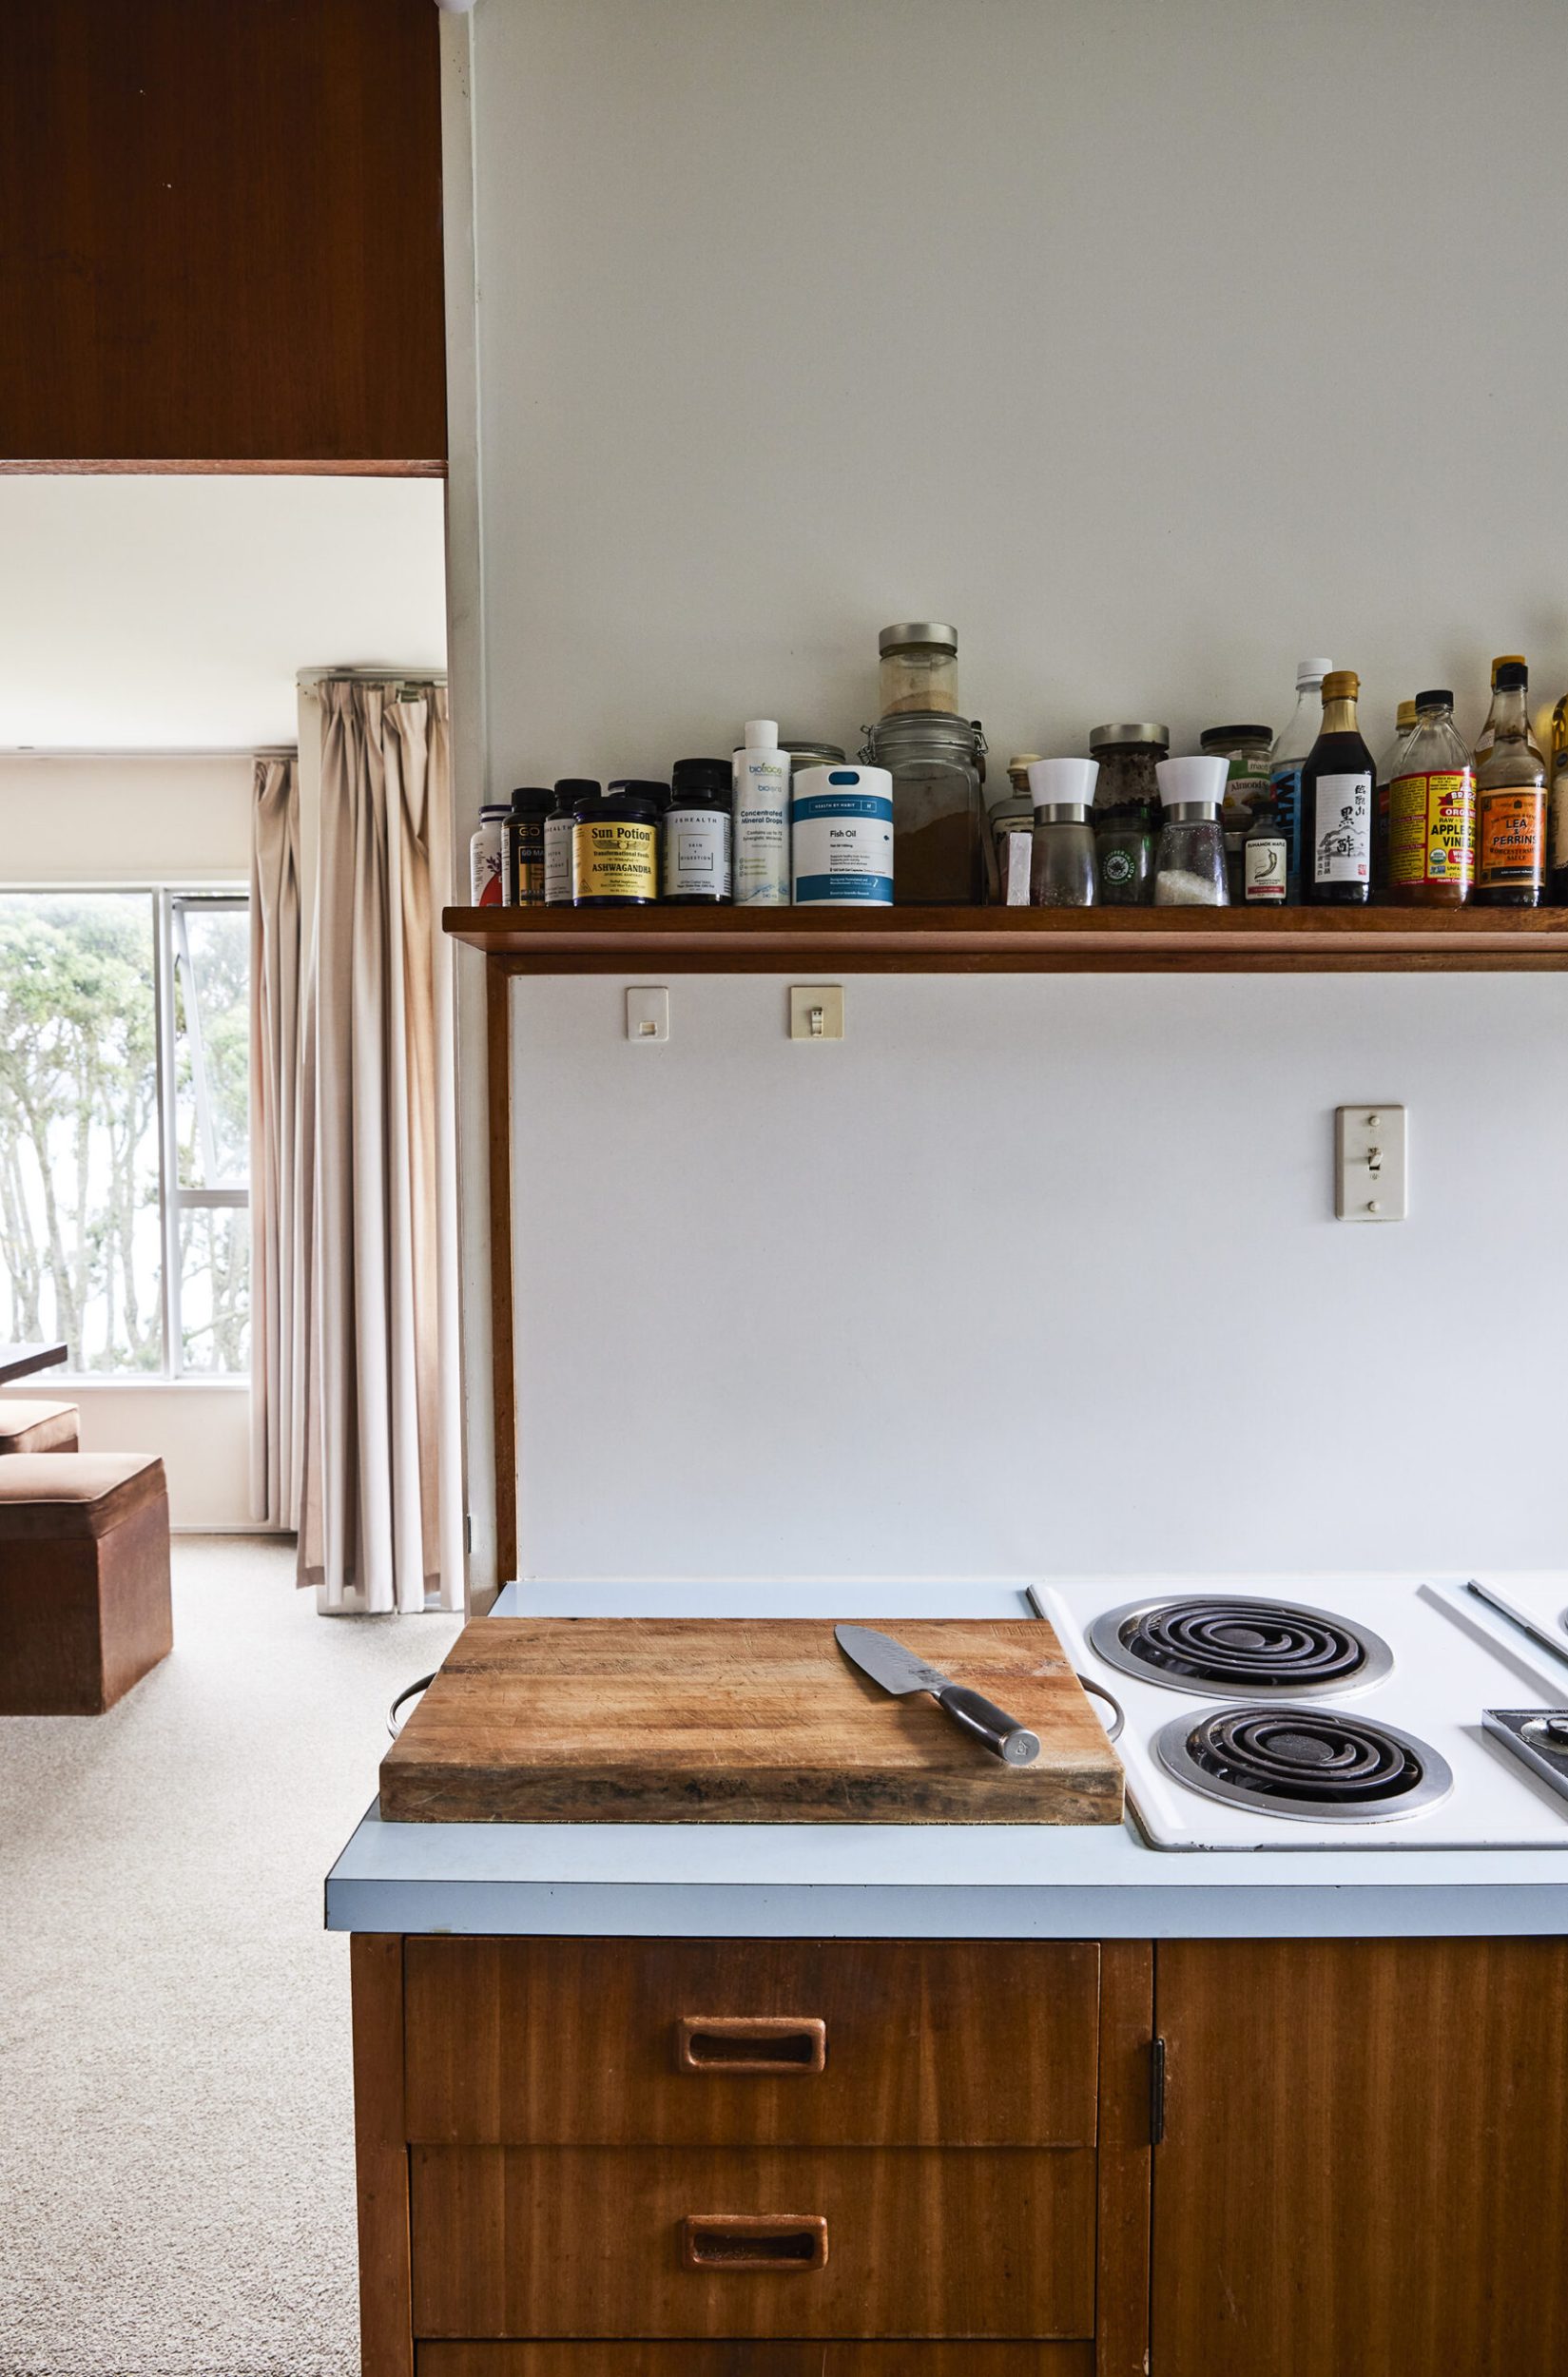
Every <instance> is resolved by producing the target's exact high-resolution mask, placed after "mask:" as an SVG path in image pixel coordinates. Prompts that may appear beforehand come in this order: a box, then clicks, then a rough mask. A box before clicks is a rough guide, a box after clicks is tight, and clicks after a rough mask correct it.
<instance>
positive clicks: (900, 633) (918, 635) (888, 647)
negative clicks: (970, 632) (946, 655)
mask: <svg viewBox="0 0 1568 2377" xmlns="http://www.w3.org/2000/svg"><path fill="white" fill-rule="evenodd" d="M906 644H936V645H939V647H941V649H942V650H943V651H947V652H957V650H958V628H946V627H943V625H942V624H941V622H940V620H939V619H905V620H903V621H901V622H900V625H899V626H898V627H896V628H883V629H882V631H881V635H880V636H879V637H878V638H877V649H878V651H879V652H897V651H899V650H900V649H901V648H902V647H903V646H904V645H906Z"/></svg>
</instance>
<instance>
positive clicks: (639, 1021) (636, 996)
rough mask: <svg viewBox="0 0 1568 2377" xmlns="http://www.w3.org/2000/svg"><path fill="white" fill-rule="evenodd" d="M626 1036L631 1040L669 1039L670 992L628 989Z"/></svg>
mask: <svg viewBox="0 0 1568 2377" xmlns="http://www.w3.org/2000/svg"><path fill="white" fill-rule="evenodd" d="M626 1036H627V1038H628V1039H629V1040H644V1041H647V1040H668V1037H669V993H668V990H664V989H652V990H637V991H628V993H627V995H626Z"/></svg>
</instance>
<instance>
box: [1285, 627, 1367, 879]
mask: <svg viewBox="0 0 1568 2377" xmlns="http://www.w3.org/2000/svg"><path fill="white" fill-rule="evenodd" d="M1360 691H1361V679H1360V678H1359V677H1358V676H1357V674H1356V672H1355V670H1354V669H1353V668H1334V669H1330V671H1329V673H1328V675H1327V676H1326V677H1325V679H1324V681H1323V725H1322V728H1321V729H1320V731H1319V734H1318V739H1317V741H1316V743H1314V744H1313V745H1312V748H1311V750H1310V751H1309V752H1308V754H1307V759H1306V761H1305V762H1304V763H1303V766H1302V771H1301V896H1302V898H1303V899H1305V900H1308V901H1311V902H1313V903H1315V904H1319V905H1327V906H1331V907H1348V906H1362V907H1365V904H1366V901H1367V900H1368V899H1370V897H1371V891H1372V784H1373V780H1374V777H1375V775H1376V769H1375V767H1374V765H1373V761H1372V754H1371V752H1370V751H1369V750H1368V749H1367V747H1366V744H1365V742H1364V741H1363V740H1362V732H1361V728H1360V726H1359V725H1357V723H1356V697H1357V695H1358V694H1359V693H1360Z"/></svg>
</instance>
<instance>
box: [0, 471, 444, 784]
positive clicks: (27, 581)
mask: <svg viewBox="0 0 1568 2377" xmlns="http://www.w3.org/2000/svg"><path fill="white" fill-rule="evenodd" d="M444 492H445V491H444V489H443V486H442V484H441V482H440V481H439V480H438V479H415V478H402V479H385V478H322V477H310V478H281V477H272V476H265V475H255V476H250V475H246V476H233V477H216V476H207V475H206V474H204V473H202V474H191V475H184V474H182V475H179V476H173V475H171V476H167V477H165V476H162V475H155V474H145V473H113V474H105V475H101V476H100V475H80V476H78V475H69V476H57V477H55V476H43V477H34V476H31V475H24V474H18V475H16V476H11V475H0V750H10V751H16V750H28V749H32V750H72V751H81V750H114V751H121V750H153V751H177V750H229V749H236V748H238V749H248V748H250V747H251V746H253V745H254V744H269V743H292V742H293V741H294V740H295V701H294V679H295V673H296V671H297V670H299V669H301V668H311V667H321V666H324V665H327V664H341V663H344V662H349V661H380V662H386V663H390V664H392V665H393V666H395V667H415V666H424V667H444V665H445V660H446V579H445V563H444V556H443V512H444V505H443V495H444Z"/></svg>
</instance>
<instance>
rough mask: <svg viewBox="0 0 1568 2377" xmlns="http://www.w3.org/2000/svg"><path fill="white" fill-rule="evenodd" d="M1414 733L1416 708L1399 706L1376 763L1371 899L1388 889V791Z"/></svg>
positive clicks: (1410, 705) (1413, 705)
mask: <svg viewBox="0 0 1568 2377" xmlns="http://www.w3.org/2000/svg"><path fill="white" fill-rule="evenodd" d="M1415 731H1416V705H1415V704H1414V702H1402V703H1401V704H1400V705H1399V708H1398V710H1397V712H1396V713H1395V717H1394V740H1393V742H1392V743H1391V744H1389V745H1388V748H1387V750H1386V751H1385V752H1384V755H1383V757H1382V759H1381V760H1379V762H1378V783H1377V790H1376V792H1375V793H1374V794H1373V796H1372V897H1373V899H1379V898H1381V896H1382V894H1383V893H1384V892H1385V891H1386V890H1387V889H1388V787H1389V785H1390V784H1391V783H1393V781H1394V778H1395V777H1396V776H1397V775H1398V774H1399V770H1400V761H1401V759H1402V758H1403V752H1404V746H1405V744H1407V743H1408V742H1409V740H1410V738H1411V736H1412V735H1413V734H1414V733H1415Z"/></svg>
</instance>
